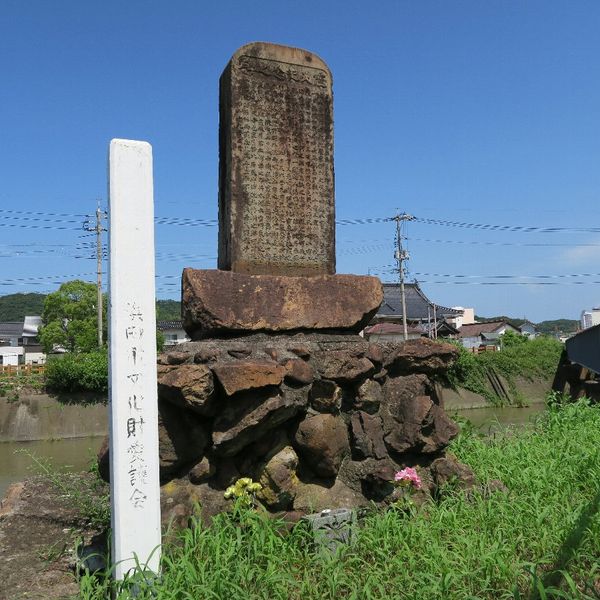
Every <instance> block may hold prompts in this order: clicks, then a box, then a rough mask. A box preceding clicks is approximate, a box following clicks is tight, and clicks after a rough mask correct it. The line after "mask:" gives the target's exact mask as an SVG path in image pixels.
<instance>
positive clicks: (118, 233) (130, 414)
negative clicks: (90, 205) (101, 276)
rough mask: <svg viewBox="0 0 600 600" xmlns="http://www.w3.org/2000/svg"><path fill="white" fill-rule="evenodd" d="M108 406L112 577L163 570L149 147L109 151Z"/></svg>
mask: <svg viewBox="0 0 600 600" xmlns="http://www.w3.org/2000/svg"><path fill="white" fill-rule="evenodd" d="M108 185H109V250H110V252H109V256H110V259H109V296H110V298H109V333H108V339H109V356H110V360H109V364H110V367H109V410H110V481H111V509H112V510H111V513H112V518H111V522H112V560H113V564H115V579H117V580H122V579H123V578H124V577H125V575H126V574H127V573H128V572H129V571H130V570H131V569H133V568H135V566H136V559H137V562H138V563H139V565H140V566H142V567H144V566H145V567H146V568H147V569H149V570H151V571H153V572H154V573H157V572H158V565H159V559H160V543H161V538H160V484H159V478H158V476H159V473H158V402H157V391H156V308H155V288H154V198H153V195H154V192H153V181H152V146H150V144H148V143H147V142H138V141H131V140H112V141H111V143H110V151H109V184H108Z"/></svg>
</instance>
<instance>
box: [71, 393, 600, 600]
mask: <svg viewBox="0 0 600 600" xmlns="http://www.w3.org/2000/svg"><path fill="white" fill-rule="evenodd" d="M467 429H468V428H467ZM452 449H453V451H454V453H455V454H456V455H457V456H458V458H459V459H460V460H461V461H463V462H465V463H467V464H469V465H470V466H471V467H472V468H473V469H474V470H475V472H476V474H477V476H478V478H479V481H480V482H481V483H482V484H485V483H487V482H489V481H490V480H492V479H500V480H501V481H502V482H504V484H505V485H506V486H507V488H508V490H509V491H508V493H504V492H493V493H492V492H486V491H485V485H483V487H482V488H481V489H478V490H475V491H472V492H469V493H466V494H465V493H464V492H460V491H457V490H455V491H453V490H451V489H448V490H447V491H446V493H445V494H443V495H442V497H441V499H440V500H438V501H437V502H435V503H434V502H431V503H429V504H426V505H425V506H423V507H422V508H420V509H417V508H412V509H411V510H409V511H406V510H389V511H387V512H385V513H375V514H372V515H371V516H368V517H367V518H365V519H364V520H363V521H362V523H361V529H360V533H359V535H358V539H357V541H356V543H355V544H354V545H353V546H350V547H346V548H344V549H343V550H342V551H341V552H339V553H338V554H337V555H334V556H331V557H327V556H324V555H323V554H318V553H315V552H313V550H312V549H311V547H310V544H309V543H308V535H307V532H306V531H305V530H303V529H302V528H300V527H298V528H296V529H295V530H294V531H293V532H292V533H290V534H287V533H283V529H282V527H281V526H280V524H278V523H276V522H275V523H274V522H272V521H268V520H266V519H265V518H264V517H263V516H261V514H259V513H253V512H248V511H240V512H238V513H236V514H227V515H221V516H219V517H218V518H217V519H216V520H215V522H214V523H213V526H212V527H210V528H206V527H202V526H201V525H199V524H197V523H196V526H195V527H193V528H192V529H189V530H186V531H184V532H183V533H181V534H180V535H179V537H178V539H177V540H176V542H175V543H174V544H173V545H171V546H169V547H165V552H164V556H163V569H162V577H161V580H160V582H158V583H157V584H156V585H155V587H154V591H153V592H152V593H151V592H150V591H149V590H148V589H146V588H145V587H144V585H141V591H140V592H139V594H138V595H137V596H136V597H137V598H157V599H159V600H162V599H173V600H174V599H178V600H179V599H181V600H192V599H197V598H202V599H209V598H214V599H222V598H256V599H258V598H264V599H285V600H287V599H291V600H296V599H298V600H300V599H302V600H312V599H314V600H317V599H323V598H326V599H329V598H330V599H333V598H349V599H355V600H358V599H369V598H381V599H383V598H391V599H404V598H406V599H410V600H420V599H423V600H437V599H439V600H442V599H443V600H474V599H490V600H492V599H493V600H499V599H500V600H502V599H508V598H512V599H521V598H522V599H528V600H534V599H540V600H542V599H544V598H569V599H572V600H575V599H589V598H598V597H600V596H599V595H598V594H597V592H594V585H596V589H600V518H599V514H598V504H599V498H600V409H599V408H596V407H591V406H589V405H588V404H587V403H586V402H579V403H577V404H574V405H568V406H566V407H564V408H562V409H553V410H551V411H549V412H548V413H547V414H545V415H544V416H543V418H542V419H541V420H540V421H539V422H538V423H537V424H536V425H535V427H532V428H530V429H526V430H520V431H518V430H514V431H511V430H508V431H506V432H504V433H501V434H496V435H495V436H494V437H493V438H482V437H477V436H476V435H475V434H473V433H466V434H465V435H461V436H460V437H459V438H458V439H457V440H456V442H455V443H454V444H453V448H452ZM80 584H81V593H82V595H81V597H82V598H83V599H84V600H92V599H100V598H106V597H107V593H108V589H109V584H108V581H107V580H106V579H102V578H97V577H94V576H91V575H84V576H83V577H82V578H81V581H80ZM116 597H117V598H119V599H121V600H123V599H125V598H129V597H133V596H132V595H131V594H130V593H129V592H127V591H121V592H120V593H119V594H117V596H116Z"/></svg>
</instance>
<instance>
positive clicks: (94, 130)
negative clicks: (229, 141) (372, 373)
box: [0, 0, 600, 321]
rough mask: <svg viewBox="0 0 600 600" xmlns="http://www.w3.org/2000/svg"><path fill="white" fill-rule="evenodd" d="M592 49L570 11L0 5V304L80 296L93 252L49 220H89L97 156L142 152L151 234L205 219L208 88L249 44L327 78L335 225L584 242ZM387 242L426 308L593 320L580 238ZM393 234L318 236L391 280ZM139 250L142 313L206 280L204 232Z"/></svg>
mask: <svg viewBox="0 0 600 600" xmlns="http://www.w3.org/2000/svg"><path fill="white" fill-rule="evenodd" d="M599 30H600V4H599V3H597V2H592V1H577V2H555V1H543V2H537V1H528V2H516V1H515V2H507V1H502V2H499V1H498V2H496V1H486V2H480V1H455V2H450V1H438V2H433V1H419V2H386V1H380V2H378V3H376V4H373V5H372V7H369V5H368V4H367V3H365V2H354V1H353V0H346V1H344V2H325V1H321V2H314V1H312V0H307V1H305V2H302V3H288V2H282V1H281V0H279V1H278V2H260V1H258V0H257V1H255V2H251V3H250V2H228V1H222V2H219V3H208V2H199V1H195V2H192V1H183V0H171V1H169V2H166V1H164V2H151V1H149V0H145V1H138V0H128V1H127V2H122V1H113V0H103V1H102V2H90V1H88V2H82V1H81V0H77V1H71V0H56V1H55V2H46V1H42V0H35V1H28V0H3V2H2V4H1V6H0V73H1V74H2V86H1V87H0V94H1V96H0V107H1V108H0V139H1V140H2V141H1V143H0V173H1V175H2V186H1V187H0V294H5V293H13V292H17V291H52V290H54V289H56V287H57V285H58V282H60V281H61V280H63V279H65V278H66V279H68V278H69V277H70V276H71V275H78V274H84V273H90V274H91V275H87V276H85V277H84V278H86V279H89V280H90V281H93V280H94V275H93V273H94V269H95V263H94V261H92V260H89V259H85V258H76V256H86V255H91V251H90V250H89V249H86V248H83V249H81V250H80V249H79V248H80V246H81V244H85V243H89V242H91V241H93V238H91V237H82V238H80V237H79V236H80V235H82V234H84V232H83V231H78V230H77V228H79V227H80V224H81V222H82V221H83V218H82V217H79V216H71V215H84V214H91V213H92V212H93V211H94V209H95V206H96V200H97V199H100V200H101V202H102V205H103V206H105V205H106V158H107V150H108V143H109V140H110V139H111V138H113V137H121V138H131V139H142V140H147V141H149V142H150V143H151V144H152V145H153V149H154V161H155V162H154V167H155V204H156V215H157V216H159V217H170V218H188V219H216V216H217V168H218V137H217V129H218V78H219V75H220V74H221V71H222V70H223V68H224V67H225V65H226V64H227V62H228V60H229V58H230V57H231V55H232V54H233V52H234V51H235V50H236V49H237V48H238V47H239V46H241V45H243V44H245V43H247V42H250V41H256V40H262V41H271V42H277V43H281V44H287V45H292V46H298V47H302V48H306V49H309V50H311V51H313V52H316V53H317V54H319V55H320V56H321V57H322V58H323V59H324V60H325V61H326V62H327V63H328V64H329V67H330V68H331V71H332V73H333V78H334V120H335V173H336V206H337V217H338V218H339V219H361V218H368V217H386V216H391V215H393V214H394V213H395V212H396V211H397V210H399V211H406V212H409V213H411V214H413V215H416V216H417V217H420V218H421V219H438V220H442V221H450V222H466V223H475V224H492V225H513V226H514V225H517V226H519V225H525V226H535V227H562V228H584V229H592V228H594V227H595V226H596V225H597V218H598V215H599V212H600V211H599V209H598V203H599V200H600V168H599V167H600V118H599V109H598V107H599V106H600V73H599V71H600V62H599V58H598V57H599V56H600V36H598V31H599ZM11 210H12V211H21V212H18V213H9V212H6V211H11ZM28 212H32V213H34V212H38V213H43V214H39V215H32V214H25V213H28ZM49 213H60V214H61V215H68V216H60V217H59V216H53V215H50V214H49ZM25 219H42V220H41V221H32V220H25ZM57 221H74V222H73V223H70V222H69V223H62V222H57ZM23 225H26V226H27V227H22V226H23ZM32 225H36V226H41V227H52V228H54V227H67V228H68V229H40V228H37V227H31V226H32ZM406 233H407V236H408V238H409V240H408V242H407V245H408V249H409V250H410V253H411V260H410V264H409V269H410V277H411V278H412V277H416V278H417V279H418V280H419V281H420V282H422V287H423V289H424V290H425V292H426V293H427V294H428V295H429V296H430V297H431V299H432V300H434V301H435V302H437V303H439V304H445V305H451V306H455V305H462V306H474V307H475V309H476V312H477V314H480V315H483V316H486V315H487V316H490V315H494V314H509V315H512V316H521V317H522V316H526V317H527V318H529V319H531V320H534V321H540V320H543V319H551V318H560V317H567V318H578V316H579V313H580V311H581V309H583V308H586V307H591V306H592V305H598V304H600V283H593V282H600V261H599V260H598V259H599V258H600V233H596V232H593V231H581V232H573V231H565V232H554V233H535V232H532V233H521V232H515V231H490V230H485V229H476V228H464V227H456V226H444V225H433V224H427V223H423V222H414V223H410V224H409V225H408V227H407V230H406ZM393 235H394V228H393V224H390V223H382V224H377V225H347V226H339V227H338V230H337V240H338V245H337V255H338V272H344V273H351V272H354V273H368V272H371V273H381V277H382V278H383V279H385V280H388V281H392V280H394V274H393V273H391V272H389V267H388V265H391V264H392V263H393V249H392V245H393ZM156 241H157V274H158V276H159V278H158V280H157V288H158V290H159V296H160V297H173V298H177V297H178V279H177V278H178V276H179V275H180V273H181V269H182V268H183V267H185V266H194V267H198V268H213V267H215V265H216V260H215V257H216V228H215V227H189V226H188V227H185V226H180V225H157V229H156ZM535 244H538V245H535ZM539 244H542V245H539ZM597 273H598V274H597ZM582 274H589V276H581V275H582ZM596 274H597V275H596ZM456 275H467V276H468V277H458V278H457V277H455V276H456ZM506 275H508V276H510V277H509V278H498V277H497V276H506ZM548 275H551V276H552V277H551V278H542V277H540V276H548ZM557 275H567V276H568V277H556V276H557ZM574 275H577V277H573V276H574ZM480 276H481V277H480ZM529 276H535V277H534V278H529ZM36 277H37V278H42V277H43V278H45V279H38V280H33V279H31V278H36ZM17 279H27V281H15V280H17ZM456 282H461V283H458V284H457V283H456ZM538 282H546V283H553V284H557V285H543V286H541V285H535V283H538ZM575 282H577V283H575ZM33 283H36V284H37V285H33ZM486 283H501V285H484V284H486Z"/></svg>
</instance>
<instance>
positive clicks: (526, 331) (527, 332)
mask: <svg viewBox="0 0 600 600" xmlns="http://www.w3.org/2000/svg"><path fill="white" fill-rule="evenodd" d="M519 331H520V332H521V335H524V336H525V337H528V338H534V337H537V336H538V335H539V332H538V330H537V327H536V326H535V323H532V322H531V321H525V322H524V323H521V325H519Z"/></svg>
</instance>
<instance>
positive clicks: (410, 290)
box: [376, 283, 463, 321]
mask: <svg viewBox="0 0 600 600" xmlns="http://www.w3.org/2000/svg"><path fill="white" fill-rule="evenodd" d="M404 296H405V299H406V318H407V319H409V320H410V321H426V320H427V319H428V318H429V315H430V316H431V318H432V319H433V317H434V314H433V313H434V311H433V306H434V303H433V302H432V301H431V300H429V298H427V296H426V295H425V294H424V293H423V291H422V290H421V288H420V287H419V284H418V283H405V284H404ZM435 314H436V316H437V318H438V319H442V318H444V317H450V316H456V315H462V314H463V311H462V310H457V309H455V308H448V307H447V306H439V305H437V304H436V305H435ZM376 316H377V317H402V301H401V299H400V284H399V283H384V284H383V302H382V303H381V306H380V307H379V310H378V311H377V315H376Z"/></svg>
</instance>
